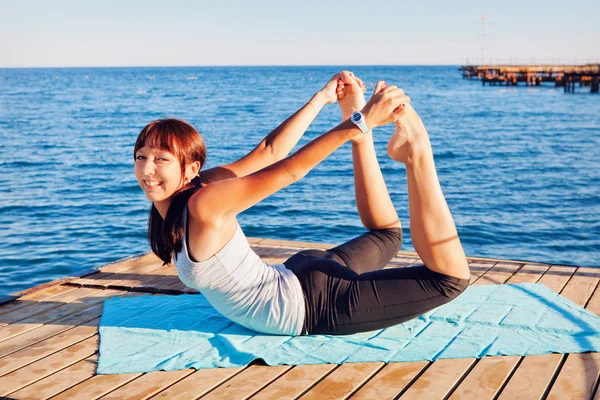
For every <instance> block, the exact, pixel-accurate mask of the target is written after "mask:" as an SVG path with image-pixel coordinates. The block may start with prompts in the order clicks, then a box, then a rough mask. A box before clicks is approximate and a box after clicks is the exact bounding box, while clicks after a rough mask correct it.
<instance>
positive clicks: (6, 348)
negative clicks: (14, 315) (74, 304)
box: [0, 292, 142, 357]
mask: <svg viewBox="0 0 600 400" xmlns="http://www.w3.org/2000/svg"><path fill="white" fill-rule="evenodd" d="M139 295H142V293H132V292H128V293H126V294H125V295H123V296H120V297H131V296H139ZM101 313H102V304H98V305H95V306H93V307H90V308H87V309H85V310H82V311H80V312H78V313H75V314H71V315H69V316H67V317H64V318H61V319H59V320H56V321H54V322H53V323H52V324H48V325H41V326H39V327H37V328H35V329H32V330H30V331H27V332H25V333H23V334H21V335H18V336H15V337H13V338H10V339H8V340H5V341H3V342H0V357H3V356H6V355H8V354H11V353H14V352H15V351H18V350H21V349H23V348H25V347H28V346H31V345H32V344H34V343H37V342H39V341H42V340H44V339H46V338H49V337H51V336H54V335H57V334H60V333H62V332H65V331H68V330H69V329H72V328H73V327H74V326H77V325H81V324H85V323H88V322H89V321H91V320H93V319H95V318H98V317H100V314H101Z"/></svg>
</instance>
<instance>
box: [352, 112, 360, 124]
mask: <svg viewBox="0 0 600 400" xmlns="http://www.w3.org/2000/svg"><path fill="white" fill-rule="evenodd" d="M361 117H362V115H360V113H359V112H357V111H355V112H353V113H352V121H354V122H358V121H360V119H361Z"/></svg>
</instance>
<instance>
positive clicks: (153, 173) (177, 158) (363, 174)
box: [134, 72, 469, 335]
mask: <svg viewBox="0 0 600 400" xmlns="http://www.w3.org/2000/svg"><path fill="white" fill-rule="evenodd" d="M364 90H365V87H364V84H362V82H361V81H360V80H359V79H358V78H355V77H354V76H353V75H352V74H351V73H349V72H342V73H341V74H338V75H335V76H334V77H333V78H332V79H331V80H330V81H329V82H328V83H327V84H326V85H325V87H324V88H323V89H322V90H321V91H319V92H317V93H316V94H315V95H314V96H313V97H312V99H311V100H310V101H309V102H308V103H306V105H304V106H303V107H302V108H301V109H300V110H298V111H297V112H296V113H295V114H293V115H292V116H291V117H290V118H288V119H287V120H286V121H284V122H283V123H282V124H281V125H280V126H279V127H278V128H277V129H275V130H274V131H273V132H272V133H271V134H269V135H268V136H267V137H266V138H265V139H264V140H263V141H262V142H261V143H260V144H259V145H258V146H257V147H256V148H255V149H254V150H253V151H251V152H250V153H249V154H248V155H246V156H245V157H243V158H242V159H240V160H238V161H236V162H234V163H232V164H228V165H224V166H221V167H217V168H213V169H209V170H207V171H203V172H202V173H200V174H199V171H200V169H201V167H202V165H203V163H204V160H205V158H206V151H205V149H204V144H203V142H202V139H201V137H200V135H199V134H198V133H197V132H196V131H195V130H194V128H192V127H191V126H190V125H188V124H186V123H185V122H183V121H178V120H159V121H155V122H153V123H151V124H149V125H148V126H146V127H145V128H144V129H143V130H142V132H141V133H140V135H139V136H138V139H137V141H136V144H135V149H134V158H135V175H136V178H137V180H138V182H139V184H140V186H141V187H142V189H143V190H144V192H145V194H146V197H147V198H148V199H149V200H150V201H152V203H153V205H152V207H151V211H150V218H149V236H150V243H151V246H152V250H153V252H154V253H155V254H156V255H157V256H158V257H160V258H161V259H162V260H163V261H164V262H165V263H168V262H170V261H171V259H172V258H173V259H174V263H175V266H176V267H177V271H178V274H179V277H180V279H181V280H182V282H183V283H185V284H186V285H188V286H190V287H193V288H196V289H198V290H200V291H201V292H202V294H203V295H204V296H205V297H206V298H207V299H208V301H209V302H210V303H211V304H212V305H213V306H214V307H215V308H216V309H217V310H218V311H219V312H221V313H222V314H223V315H225V316H226V317H227V318H229V319H230V320H232V321H234V322H237V323H238V324H240V325H242V326H245V327H246V328H249V329H252V330H255V331H258V332H262V333H269V334H281V335H300V334H319V333H323V334H350V333H355V332H361V331H369V330H374V329H381V328H384V327H388V326H391V325H394V324H398V323H401V322H403V321H406V320H408V319H411V318H414V317H416V316H418V315H421V314H423V313H424V312H427V311H429V310H431V309H433V308H435V307H437V306H439V305H441V304H444V303H446V302H448V301H450V300H452V299H453V298H454V297H456V296H457V295H458V294H460V293H461V292H462V291H463V290H464V289H465V288H466V286H467V284H468V279H469V270H468V266H467V262H466V258H465V255H464V252H463V250H462V246H461V244H460V241H459V240H458V236H457V233H456V228H455V226H454V221H453V220H452V216H451V215H450V212H449V210H448V207H447V205H446V201H445V199H444V196H443V194H442V192H441V188H440V186H439V182H438V180H437V175H436V172H435V166H434V163H433V155H432V151H431V146H430V144H429V139H428V136H427V132H426V131H425V128H424V127H423V124H422V123H421V120H420V119H419V117H418V115H417V114H416V113H415V111H414V109H412V107H411V106H410V99H409V98H408V97H407V96H406V95H405V94H404V92H403V91H402V90H401V89H398V88H397V87H395V86H389V87H388V86H386V85H385V83H384V82H383V81H380V82H378V83H377V85H376V87H375V91H374V94H373V96H372V97H371V99H370V100H369V102H368V103H366V104H365V100H364V96H363V92H364ZM338 99H339V102H340V108H341V110H342V117H343V122H342V123H341V124H339V125H338V126H336V127H335V128H333V129H331V130H330V131H328V132H326V133H324V134H323V135H321V136H319V137H318V138H316V139H314V140H313V141H311V142H310V143H308V144H307V145H305V146H304V147H302V148H301V149H299V150H298V151H297V152H295V153H294V154H292V155H291V156H287V154H288V153H289V152H290V151H291V149H292V148H293V147H294V145H295V144H296V143H297V142H298V140H299V138H300V137H301V136H302V134H303V133H304V131H305V130H306V129H307V128H308V126H309V124H310V123H311V122H312V121H313V119H314V118H315V117H316V115H317V114H318V112H319V111H320V110H321V108H322V107H323V106H324V105H325V104H332V103H334V102H336V100H338ZM357 110H361V111H362V114H363V116H364V122H366V125H367V129H365V128H364V127H363V128H362V129H363V130H365V131H366V133H363V131H362V130H361V128H359V127H358V126H357V125H355V124H354V123H352V122H351V121H350V120H349V119H347V117H348V116H349V115H350V113H352V112H353V111H357ZM393 121H394V122H395V124H396V132H395V133H394V135H393V136H392V138H391V140H390V143H389V145H388V154H389V155H390V157H391V158H393V159H395V160H397V161H400V162H403V163H404V164H406V171H407V180H408V191H409V203H410V219H411V237H412V240H413V244H414V246H415V249H416V250H417V252H418V254H419V256H420V257H421V259H422V261H423V263H424V264H425V266H422V267H415V268H401V269H385V270H383V269H382V268H383V267H384V266H385V265H386V264H387V263H388V262H389V261H390V259H391V258H392V257H393V256H394V255H395V254H396V253H397V251H398V250H399V249H400V246H401V242H402V231H401V228H400V221H399V218H398V215H397V214H396V212H395V210H394V207H393V205H392V202H391V200H390V198H389V194H388V192H387V188H386V187H385V183H384V181H383V177H382V175H381V171H380V169H379V165H378V163H377V158H376V156H375V150H374V147H373V138H372V134H371V132H370V131H369V129H373V128H376V127H378V126H382V125H385V124H388V123H391V122H393ZM347 141H351V142H352V154H353V166H354V179H355V188H356V200H357V207H358V211H359V214H360V217H361V221H362V222H363V224H364V226H365V228H367V229H368V230H369V231H368V232H366V233H365V234H363V235H361V236H359V237H357V238H355V239H352V240H350V241H349V242H347V243H345V244H343V245H341V246H338V247H335V248H333V249H330V250H327V251H319V250H309V251H302V252H300V253H298V254H296V255H294V256H292V257H291V258H290V259H288V260H287V261H286V262H285V263H284V264H278V265H268V264H266V263H264V262H262V261H261V260H260V258H259V257H258V256H257V255H256V254H255V253H254V252H253V251H252V249H251V248H250V246H249V245H248V242H247V240H246V238H245V236H244V234H243V232H242V231H241V228H240V227H239V225H238V223H237V220H236V215H237V214H239V213H240V212H242V211H244V210H246V209H248V208H250V207H252V206H253V205H254V204H256V203H258V202H260V201H261V200H263V199H265V198H266V197H268V196H270V195H271V194H273V193H275V192H277V191H278V190H280V189H282V188H284V187H286V186H288V185H290V184H291V183H293V182H296V181H298V180H299V179H301V178H302V177H303V176H304V175H306V174H307V173H308V172H309V171H310V170H311V169H312V168H313V167H315V166H316V165H317V164H319V163H320V162H321V161H323V160H324V159H325V158H326V157H327V156H328V155H329V154H331V153H332V152H333V151H335V150H336V149H337V148H338V147H340V146H341V145H342V144H344V143H345V142H347Z"/></svg>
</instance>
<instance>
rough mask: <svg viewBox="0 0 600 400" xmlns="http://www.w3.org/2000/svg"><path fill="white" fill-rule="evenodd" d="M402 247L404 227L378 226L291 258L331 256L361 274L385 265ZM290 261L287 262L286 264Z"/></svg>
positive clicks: (328, 257)
mask: <svg viewBox="0 0 600 400" xmlns="http://www.w3.org/2000/svg"><path fill="white" fill-rule="evenodd" d="M401 246H402V229H400V228H385V229H377V230H372V231H368V232H365V233H363V234H362V235H360V236H358V237H355V238H353V239H350V240H349V241H347V242H346V243H344V244H341V245H339V246H336V247H334V248H332V249H329V250H303V251H300V252H298V253H297V254H295V255H293V256H292V257H291V258H290V260H293V259H295V258H303V257H313V258H323V259H329V260H333V261H335V262H337V263H339V264H342V265H344V266H346V267H348V268H350V269H351V270H352V271H354V272H355V273H356V274H362V273H365V272H370V271H376V270H380V269H382V268H383V267H385V266H386V265H387V264H388V263H389V262H390V260H391V259H392V258H393V257H394V256H395V255H396V254H397V253H398V250H400V247H401ZM288 261H289V260H288ZM288 261H286V262H285V264H286V265H287V264H288Z"/></svg>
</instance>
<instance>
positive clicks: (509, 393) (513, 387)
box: [499, 354, 563, 400]
mask: <svg viewBox="0 0 600 400" xmlns="http://www.w3.org/2000/svg"><path fill="white" fill-rule="evenodd" d="M562 358H563V356H562V354H543V355H535V356H527V357H524V358H523V362H521V364H520V365H519V367H518V368H517V370H516V372H515V374H514V375H513V376H512V377H511V378H510V380H509V381H508V384H507V386H506V387H505V388H504V389H503V390H502V393H501V394H500V397H499V399H502V400H512V399H524V400H525V399H540V398H541V397H542V395H543V394H544V391H545V390H546V387H547V386H548V382H550V380H551V379H552V377H553V376H554V374H555V373H556V370H557V369H558V367H559V365H560V361H561V359H562Z"/></svg>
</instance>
